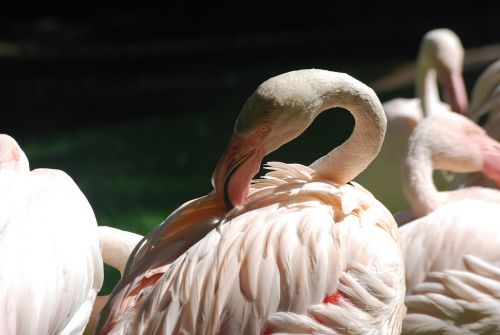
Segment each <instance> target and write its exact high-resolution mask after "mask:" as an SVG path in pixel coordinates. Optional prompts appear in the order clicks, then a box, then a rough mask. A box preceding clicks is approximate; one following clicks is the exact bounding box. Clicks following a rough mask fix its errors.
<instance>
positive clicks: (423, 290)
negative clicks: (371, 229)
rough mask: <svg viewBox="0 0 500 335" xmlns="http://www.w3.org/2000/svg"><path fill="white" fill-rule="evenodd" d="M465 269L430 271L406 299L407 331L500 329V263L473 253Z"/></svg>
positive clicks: (465, 261) (467, 257)
mask: <svg viewBox="0 0 500 335" xmlns="http://www.w3.org/2000/svg"><path fill="white" fill-rule="evenodd" d="M463 265H464V268H465V269H464V270H447V271H443V272H433V273H430V274H429V276H428V278H427V281H426V282H424V283H422V284H420V285H419V286H417V287H416V288H415V290H414V291H413V293H412V294H411V295H410V296H407V297H406V300H405V303H406V305H407V307H408V313H407V315H406V317H405V319H404V321H403V332H404V333H405V334H438V333H439V334H497V333H499V332H500V267H498V266H496V265H494V264H491V263H488V262H485V261H484V260H482V259H480V258H477V257H475V256H473V255H465V256H464V257H463Z"/></svg>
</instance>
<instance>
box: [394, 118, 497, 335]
mask: <svg viewBox="0 0 500 335" xmlns="http://www.w3.org/2000/svg"><path fill="white" fill-rule="evenodd" d="M443 125H446V126H445V127H443ZM434 169H448V170H451V171H457V172H471V171H483V172H484V173H485V175H487V176H488V177H490V178H492V179H494V180H496V181H499V180H500V143H498V142H496V141H495V140H493V139H492V138H490V137H488V136H487V135H486V133H485V131H484V130H483V129H482V128H481V127H479V126H478V125H476V124H475V123H473V122H472V121H470V120H469V119H467V118H465V117H463V116H461V115H458V114H455V113H448V112H443V113H437V114H436V115H430V116H428V117H427V118H426V119H424V120H423V121H421V122H420V123H419V125H418V126H417V127H416V129H415V131H414V133H413V135H412V136H411V137H410V143H409V149H408V155H407V157H406V160H405V164H404V172H405V174H404V176H405V178H404V184H403V185H404V190H405V194H406V195H407V197H408V199H409V201H410V203H411V215H407V217H411V216H413V218H415V220H413V221H411V222H410V223H407V224H406V225H404V226H403V227H401V228H400V233H401V237H402V238H403V240H404V246H405V268H406V286H407V294H408V295H409V296H407V298H406V300H405V303H406V305H407V308H408V311H407V316H406V317H405V320H404V322H403V333H405V334H436V333H440V334H441V333H442V334H493V333H497V332H498V331H500V323H499V322H498V321H499V319H498V315H497V314H496V313H497V312H498V311H499V309H500V300H499V299H498V297H499V296H500V295H499V294H500V291H499V290H498V288H499V287H500V281H499V279H500V277H499V276H498V274H499V273H500V267H499V266H500V252H499V251H498V245H499V243H500V225H499V224H498V218H499V217H500V192H499V191H497V190H493V189H489V188H483V187H467V188H462V189H458V190H454V191H449V192H439V191H437V189H436V187H435V186H434V183H433V180H432V171H433V170H434Z"/></svg>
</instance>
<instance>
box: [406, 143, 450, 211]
mask: <svg viewBox="0 0 500 335" xmlns="http://www.w3.org/2000/svg"><path fill="white" fill-rule="evenodd" d="M433 170H434V168H433V163H432V160H431V156H430V153H429V151H428V150H427V148H425V147H423V148H422V147H421V148H414V147H412V146H410V148H409V150H408V155H407V157H406V159H405V161H404V164H403V192H404V194H405V196H406V198H407V199H408V202H409V203H410V206H411V209H412V211H413V213H414V214H415V215H416V217H422V216H425V215H427V214H429V213H430V212H432V211H434V210H435V209H436V208H437V207H438V206H439V204H440V203H441V202H442V201H441V193H440V192H439V191H438V190H437V189H436V186H435V185H434V180H433V178H432V173H433Z"/></svg>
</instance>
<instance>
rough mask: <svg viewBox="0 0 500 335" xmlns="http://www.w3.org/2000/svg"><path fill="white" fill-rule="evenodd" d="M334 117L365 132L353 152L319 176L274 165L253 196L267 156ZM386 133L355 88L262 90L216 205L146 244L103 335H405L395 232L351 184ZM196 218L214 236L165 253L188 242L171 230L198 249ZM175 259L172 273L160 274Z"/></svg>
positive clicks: (327, 79) (315, 166)
mask: <svg viewBox="0 0 500 335" xmlns="http://www.w3.org/2000/svg"><path fill="white" fill-rule="evenodd" d="M333 107H343V108H346V109H347V110H349V111H350V112H351V113H352V114H353V116H354V118H355V121H356V125H355V128H354V131H353V133H352V135H351V137H350V138H349V139H348V140H347V141H346V142H345V143H343V144H342V145H341V146H340V147H338V148H336V149H335V150H333V151H332V152H330V153H329V154H327V155H326V156H324V157H322V158H320V159H318V160H317V161H315V162H314V163H312V164H311V165H310V166H309V167H307V166H304V165H300V164H285V163H279V162H271V163H269V165H268V169H270V170H271V172H269V173H267V174H266V175H265V176H264V177H263V178H262V179H258V180H254V181H253V182H251V181H252V178H253V177H254V175H255V174H256V173H257V172H258V170H259V166H260V162H261V160H262V159H263V157H264V156H265V155H266V154H268V153H270V152H272V151H274V150H276V149H278V148H279V147H280V146H281V145H283V144H285V143H287V142H289V141H291V140H292V139H294V138H295V137H297V136H299V135H300V134H301V133H302V132H303V131H304V130H305V129H306V128H307V127H308V126H309V124H310V123H311V122H312V121H313V120H314V118H315V117H316V116H317V115H318V114H319V113H321V112H322V111H324V110H327V109H329V108H333ZM385 126H386V119H385V115H384V111H383V109H382V106H381V104H380V102H379V100H378V98H377V96H376V95H375V93H374V92H373V91H372V90H371V89H370V88H369V87H367V86H366V85H364V84H362V83H361V82H359V81H357V80H356V79H354V78H352V77H350V76H349V75H347V74H343V73H336V72H330V71H325V70H317V69H310V70H299V71H292V72H288V73H285V74H282V75H279V76H276V77H273V78H271V79H269V80H267V81H266V82H264V83H263V84H261V85H260V86H259V88H258V89H257V90H256V91H255V92H254V94H253V95H252V96H251V97H250V98H249V99H248V100H247V101H246V103H245V105H244V106H243V109H242V111H241V113H240V115H239V117H238V119H237V121H236V125H235V129H234V134H233V136H232V138H231V141H230V143H229V145H228V147H227V149H226V151H225V152H224V154H223V155H222V157H221V159H220V160H219V162H218V164H217V167H216V169H215V171H214V175H213V184H214V188H215V191H214V192H212V193H211V194H209V195H208V196H206V197H204V198H200V199H197V200H194V201H192V202H189V203H187V204H185V205H184V206H183V207H181V208H180V209H179V210H178V211H176V212H174V213H173V214H172V216H171V217H170V218H167V220H166V223H164V224H162V225H160V226H159V227H158V228H157V229H155V230H154V231H153V232H152V233H151V235H152V236H153V238H150V237H149V235H147V236H146V237H145V239H144V240H143V241H142V242H140V243H139V245H138V247H137V249H136V251H134V253H133V254H132V255H131V257H130V260H129V262H128V264H127V267H126V270H125V273H124V276H123V278H122V280H121V282H120V283H119V284H118V286H117V288H116V289H115V290H114V291H113V294H112V297H111V299H110V300H109V303H108V304H107V305H106V307H105V308H104V310H103V313H102V314H101V316H100V319H99V323H98V327H97V331H96V334H172V333H176V334H177V333H188V334H242V333H245V334H262V333H264V334H272V333H280V332H287V333H301V334H304V333H307V334H313V333H314V334H353V333H359V334H399V332H400V328H401V319H402V316H403V314H404V305H403V297H404V292H405V289H404V283H403V275H404V265H403V260H402V249H401V245H400V242H399V238H398V234H397V226H396V224H395V221H394V219H393V217H392V215H391V214H390V213H389V211H388V210H387V209H386V208H385V207H384V206H383V205H382V204H381V203H380V202H378V201H377V200H376V199H375V198H374V197H373V196H372V195H371V193H369V192H368V191H366V190H365V189H364V188H363V187H361V186H360V185H358V184H356V183H350V180H352V179H353V178H354V177H356V175H357V174H359V172H360V171H362V170H363V169H365V168H366V166H368V165H369V163H370V162H371V161H372V160H373V158H374V157H375V156H376V155H377V153H378V151H379V150H380V146H381V144H382V141H383V137H384V133H385ZM222 200H224V202H225V203H226V205H227V206H228V207H230V208H232V209H231V210H230V211H229V212H227V213H223V211H222V212H221V208H220V204H221V203H222ZM197 206H198V209H200V211H197V210H194V208H196V207H197ZM205 206H208V207H209V208H210V210H205V211H204V210H203V208H205ZM210 211H211V215H208V214H207V213H209V212H210ZM200 212H201V213H202V214H203V215H202V216H198V217H196V215H197V213H200ZM186 216H187V217H189V219H188V220H186V222H187V227H188V229H189V228H192V227H193V225H192V224H191V223H190V220H193V219H196V220H197V221H198V222H203V224H202V225H201V226H202V227H208V226H210V230H209V231H208V232H205V231H204V230H203V229H205V228H203V229H202V230H203V231H201V230H197V231H196V235H197V236H198V241H196V242H194V241H192V240H191V241H190V242H189V243H186V242H185V241H184V240H180V241H177V247H174V246H169V247H168V248H165V247H163V245H164V244H165V242H164V240H163V237H166V238H167V239H169V241H170V242H171V241H172V240H171V236H172V235H175V234H176V232H175V231H174V230H172V229H170V228H169V227H172V225H175V226H176V227H177V229H178V230H180V231H181V233H180V235H181V236H188V234H187V233H186V232H184V230H185V229H186V227H185V226H183V225H182V224H180V223H179V222H182V221H183V220H184V219H183V217H184V218H185V217H186ZM172 222H173V223H172ZM199 226H200V225H195V227H199ZM163 229H166V230H167V231H169V232H170V233H171V235H163V234H162V233H161V230H163ZM207 230H208V228H207ZM191 242H194V243H192V244H191V246H190V247H189V248H188V249H187V250H186V251H184V252H182V253H180V254H177V252H178V250H184V249H185V247H186V244H190V243H191ZM172 253H173V254H175V255H176V256H175V257H176V258H175V259H174V260H172V261H171V262H170V263H169V262H165V261H164V262H161V261H160V259H161V258H162V256H165V257H167V258H168V259H172ZM158 254H159V256H158ZM148 258H151V259H152V261H151V260H147V259H148ZM145 259H146V260H145ZM143 260H144V261H143ZM144 264H149V268H147V267H146V266H143V265H144ZM137 269H140V270H141V271H143V272H142V273H141V272H140V271H136V270H137Z"/></svg>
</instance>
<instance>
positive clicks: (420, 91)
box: [416, 64, 441, 117]
mask: <svg viewBox="0 0 500 335" xmlns="http://www.w3.org/2000/svg"><path fill="white" fill-rule="evenodd" d="M416 94H417V97H418V98H420V104H421V106H422V113H423V116H424V117H426V116H428V115H430V114H432V113H433V111H436V110H437V109H438V105H439V102H440V101H441V99H440V97H439V89H438V84H437V72H436V70H435V69H433V68H429V67H428V65H427V66H426V65H423V64H419V69H418V73H417V82H416Z"/></svg>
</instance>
